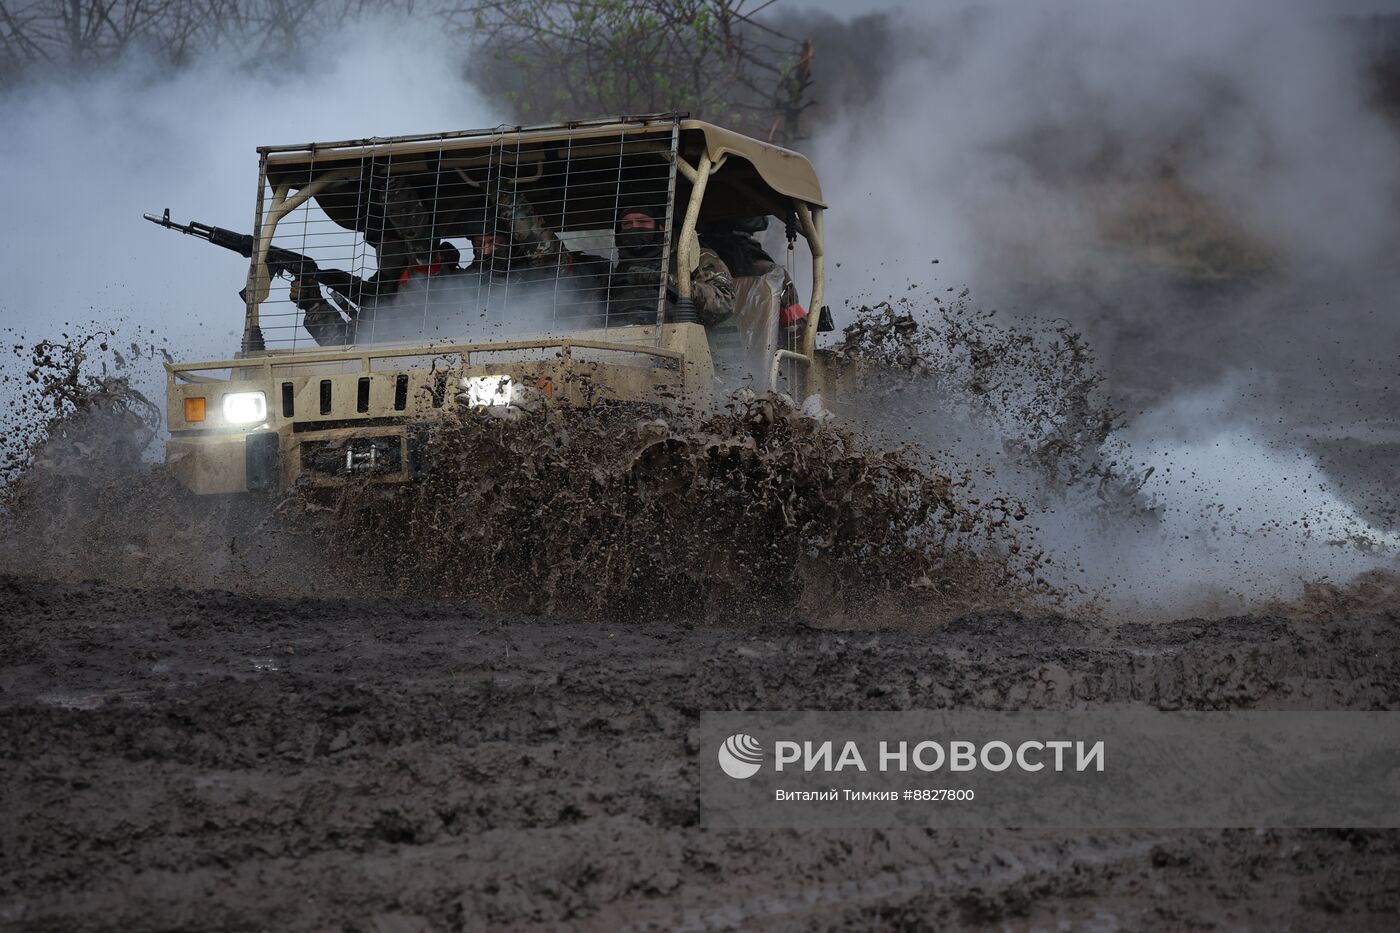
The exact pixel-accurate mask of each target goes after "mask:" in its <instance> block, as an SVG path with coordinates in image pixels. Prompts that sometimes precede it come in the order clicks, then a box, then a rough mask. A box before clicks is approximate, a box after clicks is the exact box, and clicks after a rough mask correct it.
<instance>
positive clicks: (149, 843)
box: [0, 577, 1400, 931]
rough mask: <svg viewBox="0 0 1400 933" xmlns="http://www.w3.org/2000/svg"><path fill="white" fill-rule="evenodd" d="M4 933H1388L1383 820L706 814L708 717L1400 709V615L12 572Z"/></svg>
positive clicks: (1, 810)
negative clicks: (343, 585)
mask: <svg viewBox="0 0 1400 933" xmlns="http://www.w3.org/2000/svg"><path fill="white" fill-rule="evenodd" d="M0 604H3V606H4V607H5V608H4V613H3V626H4V636H3V641H2V642H0V736H2V737H3V739H4V741H3V750H0V771H3V774H2V775H0V777H2V778H3V779H2V780H0V787H3V791H0V793H3V795H4V800H3V806H0V840H3V845H0V926H12V927H15V928H18V929H32V930H55V931H57V930H65V931H67V930H97V929H125V930H174V929H190V928H198V929H210V930H257V929H279V930H282V929H286V930H302V929H306V930H339V929H344V930H357V931H358V930H364V931H416V930H428V929H462V930H470V929H478V928H481V927H482V926H487V925H500V926H506V925H509V926H512V927H524V928H529V927H539V928H542V929H547V928H555V927H558V926H561V925H566V926H572V927H582V928H591V929H618V928H656V929H668V928H674V927H682V928H687V929H726V928H735V929H738V928H743V929H753V928H762V929H791V930H805V929H813V928H829V929H884V928H890V927H894V928H902V929H920V928H925V927H929V928H944V927H948V926H959V925H961V926H967V927H979V926H985V925H994V926H998V927H1001V926H1003V925H1007V926H1009V927H1010V928H1013V929H1021V928H1055V927H1056V925H1057V924H1058V923H1059V922H1060V921H1068V922H1069V923H1070V928H1071V929H1093V930H1103V929H1143V928H1152V929H1162V930H1168V929H1173V930H1174V929H1182V928H1188V927H1199V928H1209V927H1212V926H1214V927H1223V928H1229V929H1278V928H1293V929H1303V930H1312V929H1318V930H1321V929H1388V928H1390V927H1391V925H1392V924H1393V920H1394V917H1395V916H1396V914H1397V913H1400V880H1397V879H1400V833H1395V832H1351V831H1335V832H1329V831H1315V832H1245V831H1220V832H1183V833H1162V832H1126V831H1123V832H1092V833H1089V832H1085V833H1059V834H1051V833H1044V832H1040V833H1028V832H1024V833H1016V832H973V831H939V832H933V831H924V830H919V829H909V830H904V831H899V832H889V831H867V832H852V831H846V832H809V833H797V832H752V833H710V832H706V831H703V830H701V829H700V828H699V827H698V825H697V824H698V818H699V811H698V786H697V773H696V769H697V768H698V767H699V766H700V762H701V759H702V750H701V749H699V748H698V747H697V746H696V744H695V740H694V727H695V724H696V716H697V714H698V713H699V711H701V710H705V709H747V708H775V709H783V708H792V709H825V708H829V709H842V710H847V709H866V710H878V709H909V708H944V707H960V708H982V709H1053V708H1080V707H1087V706H1099V705H1119V704H1125V703H1141V704H1147V705H1151V706H1155V707H1159V708H1163V709H1225V708H1228V709H1293V708H1297V709H1394V708H1395V707H1396V705H1397V702H1400V650H1397V649H1400V625H1398V624H1397V623H1398V622H1400V613H1397V612H1396V611H1394V610H1377V611H1369V612H1367V613H1365V614H1356V615H1353V616H1349V617H1342V618H1326V619H1308V618H1283V617H1277V618H1275V617H1250V618H1241V619H1233V620H1225V621H1220V622H1202V621H1187V622H1178V623H1171V624H1161V625H1142V624H1122V625H1108V624H1089V623H1085V622H1078V621H1073V620H1064V619H1056V618H1029V617H1021V616H1017V615H1008V614H985V615H981V616H978V617H975V618H969V619H965V620H962V621H959V622H955V623H950V624H946V625H942V626H930V627H928V628H927V630H908V629H904V630H899V631H881V632H837V631H826V630H820V629H813V628H809V627H806V626H804V625H802V624H800V623H799V622H783V623H779V622H774V623H771V624H767V625H763V626H744V627H720V626H701V627H685V626H677V625H658V626H617V627H609V626H606V625H590V624H578V623H569V622H563V621H557V620H551V619H541V618H504V617H500V616H489V617H488V616H484V615H481V614H478V613H475V612H472V611H468V610H461V609H454V608H450V607H445V606H441V605H434V604H409V603H388V602H383V603H375V602H357V601H344V600H311V599H289V600H274V599H265V598H256V597H249V596H237V595H231V594H227V593H219V592H193V591H180V590H138V589H123V588H120V587H114V586H109V585H103V584H75V583H59V582H48V581H37V580H27V579H21V578H14V577H0Z"/></svg>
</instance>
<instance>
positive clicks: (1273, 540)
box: [813, 0, 1400, 612]
mask: <svg viewBox="0 0 1400 933" xmlns="http://www.w3.org/2000/svg"><path fill="white" fill-rule="evenodd" d="M1328 17H1329V11H1327V10H1324V9H1322V8H1320V7H1319V6H1318V5H1315V4H1304V3H1296V2H1274V3H1258V4H1246V3H1237V4H1211V3H1197V2H1186V3H1172V4H1146V3H1121V2H1102V0H1086V2H1076V3H1056V4H1036V5H1029V4H997V3H987V2H982V3H960V4H947V5H944V6H942V7H940V8H937V9H921V10H919V11H911V12H909V13H907V14H906V15H905V17H904V19H903V20H901V33H902V35H903V36H904V37H905V41H906V43H907V47H906V48H905V49H904V53H903V55H902V56H901V58H900V61H901V64H899V65H898V66H897V67H896V68H895V69H894V70H893V72H892V73H891V74H890V75H889V76H888V79H887V81H886V83H885V91H884V93H882V94H881V95H880V96H879V98H878V99H877V100H872V101H870V102H868V106H865V107H862V108H859V110H858V112H855V113H852V114H851V115H850V116H849V117H847V118H845V119H843V120H842V121H841V122H840V123H839V124H838V125H836V126H833V127H829V128H827V129H826V130H825V131H824V132H822V133H821V134H820V135H819V137H818V139H817V141H816V144H815V146H814V152H813V158H814V161H815V162H816V164H817V167H818V169H819V171H820V172H821V173H822V178H823V184H824V189H825V191H826V193H827V197H828V199H829V201H830V202H831V208H832V209H831V212H830V216H829V218H828V221H827V229H828V239H829V251H830V252H831V253H832V254H833V259H835V260H836V263H833V264H832V265H833V266H835V268H833V269H832V272H831V283H830V290H829V294H830V295H831V297H832V298H833V299H834V300H833V301H832V304H833V306H834V307H836V306H838V305H839V304H840V303H841V302H842V301H843V300H846V301H850V300H855V301H857V302H858V301H859V300H861V299H863V298H866V297H872V298H876V299H879V298H884V297H887V296H889V295H890V294H891V293H893V294H908V291H907V289H908V288H910V287H916V288H922V289H927V288H928V286H929V284H930V283H932V284H933V285H934V286H936V287H937V288H938V289H940V290H941V289H942V288H945V287H959V288H961V286H963V285H968V286H970V287H971V289H972V294H973V298H974V300H975V301H977V302H978V303H979V304H980V305H981V306H983V307H997V308H1000V309H1002V311H1003V313H1009V315H1010V316H1013V317H1015V316H1025V317H1034V318H1042V319H1068V320H1069V321H1070V322H1072V323H1073V324H1074V325H1075V326H1076V327H1079V328H1081V329H1083V330H1084V331H1085V333H1086V334H1087V335H1088V336H1089V337H1090V341H1091V343H1092V344H1093V345H1094V347H1095V349H1096V350H1097V351H1098V353H1099V356H1100V359H1101V360H1102V361H1103V362H1104V363H1105V365H1106V366H1107V368H1108V371H1109V373H1110V376H1111V379H1110V383H1109V390H1110V392H1112V393H1113V394H1115V395H1116V396H1117V397H1118V398H1119V399H1120V400H1121V401H1123V402H1125V403H1126V404H1127V405H1128V406H1130V407H1129V410H1128V415H1129V419H1130V427H1129V428H1128V429H1127V430H1125V431H1124V432H1121V433H1120V435H1118V436H1116V437H1115V438H1113V439H1112V442H1113V443H1114V444H1116V445H1118V447H1119V455H1120V456H1121V458H1122V459H1123V460H1124V461H1127V462H1132V463H1137V464H1144V465H1147V464H1150V465H1153V466H1155V467H1156V472H1155V473H1154V474H1153V476H1152V477H1151V478H1150V479H1149V480H1148V482H1147V483H1146V485H1145V486H1144V487H1143V490H1142V494H1143V496H1144V497H1145V498H1146V499H1148V500H1150V501H1152V502H1155V503H1157V504H1158V505H1159V506H1160V520H1159V521H1156V522H1154V523H1152V524H1151V525H1150V526H1143V525H1140V524H1137V523H1127V524H1125V525H1123V526H1111V525H1109V526H1106V525H1105V524H1104V523H1103V521H1102V519H1101V517H1100V516H1099V515H1098V514H1097V512H1096V511H1094V510H1092V509H1090V508H1089V506H1090V505H1092V503H1086V502H1080V503H1077V504H1076V503H1074V502H1071V501H1061V502H1059V503H1052V504H1050V505H1047V506H1046V511H1044V512H1043V513H1042V514H1040V515H1039V516H1037V517H1036V518H1035V519H1034V520H1033V521H1034V522H1035V523H1036V524H1037V525H1038V526H1039V527H1040V531H1039V539H1040V540H1041V541H1042V543H1045V544H1047V545H1048V546H1049V547H1050V550H1051V551H1052V553H1053V554H1054V555H1055V557H1056V559H1057V564H1058V567H1059V579H1060V582H1078V583H1082V584H1084V585H1086V586H1087V587H1088V588H1090V589H1091V590H1095V591H1100V592H1105V593H1106V594H1107V595H1108V597H1109V598H1110V599H1111V600H1112V601H1113V602H1115V603H1118V604H1124V605H1126V604H1129V603H1132V604H1139V603H1141V602H1144V601H1145V602H1148V603H1152V604H1156V605H1158V606H1160V607H1164V608H1167V609H1169V610H1170V611H1176V612H1181V611H1194V610H1204V609H1208V608H1216V609H1226V608H1239V607H1241V606H1242V605H1244V604H1245V603H1248V602H1256V601H1259V600H1264V599H1270V598H1275V597H1279V596H1290V595H1293V594H1295V593H1296V592H1297V591H1298V589H1299V586H1300V584H1301V583H1302V582H1303V581H1305V580H1310V579H1317V578H1321V577H1330V578H1332V579H1334V580H1343V579H1346V578H1348V577H1350V576H1352V575H1354V574H1356V573H1358V572H1361V571H1363V570H1367V569H1370V568H1372V567H1376V566H1395V560H1396V557H1397V553H1398V552H1397V541H1396V538H1395V535H1394V534H1393V533H1391V532H1389V531H1387V530H1385V529H1379V528H1373V527H1371V525H1370V524H1369V523H1368V520H1367V517H1366V516H1364V515H1363V514H1361V513H1360V511H1359V510H1358V508H1357V504H1356V503H1357V502H1358V501H1360V500H1363V499H1365V498H1367V497H1368V496H1370V497H1376V496H1387V495H1388V496H1389V498H1390V500H1391V501H1393V500H1394V497H1395V493H1394V491H1393V490H1385V489H1381V488H1377V486H1376V484H1375V483H1374V482H1372V481H1369V480H1367V479H1366V478H1365V474H1367V472H1368V470H1367V469H1365V468H1364V467H1365V465H1364V464H1363V465H1362V466H1363V468H1362V469H1360V470H1358V471H1355V472H1356V474H1357V475H1358V476H1361V477H1362V478H1361V479H1359V480H1357V481H1356V482H1354V483H1348V485H1346V486H1343V485H1342V484H1340V483H1339V481H1338V480H1337V479H1336V478H1335V477H1334V476H1332V475H1329V474H1328V473H1327V472H1324V471H1323V470H1321V469H1320V468H1319V467H1318V460H1317V457H1316V456H1315V451H1317V450H1326V449H1328V445H1329V444H1330V443H1331V442H1332V441H1333V440H1335V439H1337V438H1362V439H1363V440H1364V441H1366V442H1367V443H1376V442H1380V441H1390V440H1395V439H1400V426H1398V425H1397V424H1396V423H1395V419H1394V412H1395V391H1396V390H1397V389H1400V375H1397V368H1396V364H1397V360H1400V320H1397V319H1396V318H1395V315H1394V314H1393V312H1392V311H1388V310H1387V309H1393V295H1394V294H1395V292H1396V289H1397V288H1400V266H1397V265H1396V264H1395V262H1394V261H1393V257H1394V256H1395V255H1396V252H1397V249H1400V211H1397V205H1400V137H1397V133H1396V129H1395V126H1394V124H1393V123H1392V122H1390V121H1389V120H1388V118H1387V117H1386V116H1384V115H1383V114H1381V113H1379V112H1378V111H1377V110H1376V109H1374V106H1373V97H1374V91H1373V88H1372V87H1371V85H1370V84H1369V83H1368V81H1369V80H1370V76H1369V75H1368V74H1367V72H1366V70H1365V67H1366V63H1365V59H1364V56H1363V55H1362V54H1361V50H1360V47H1359V46H1360V43H1359V40H1360V39H1361V38H1363V35H1362V33H1361V31H1360V29H1359V28H1358V26H1357V24H1356V23H1350V24H1348V23H1344V22H1340V21H1338V20H1335V19H1330V18H1328ZM1154 198H1155V200H1154ZM1163 201H1165V202H1166V207H1165V208H1163V207H1162V203H1163ZM1154 212H1155V213H1154ZM1144 228H1152V233H1153V236H1152V237H1148V238H1142V239H1136V238H1135V235H1136V234H1137V233H1139V232H1141V230H1142V229H1144ZM1222 256H1223V257H1224V258H1223V259H1222ZM933 260H939V263H938V264H937V265H934V264H933ZM837 263H839V265H837ZM1221 275H1225V276H1233V279H1232V280H1231V281H1229V282H1223V281H1222V279H1221V278H1220V277H1219V276H1221ZM845 313H848V312H845ZM842 316H843V310H842V309H840V308H839V307H838V310H837V319H838V324H839V323H842ZM950 433H954V432H950V431H949V430H948V429H947V428H946V427H945V428H943V429H941V430H939V431H938V432H937V434H938V435H939V436H947V435H948V434H950ZM968 433H975V432H973V431H969V432H968ZM993 446H994V447H995V446H996V445H993ZM1377 449H1379V448H1377ZM961 453H964V454H968V453H970V454H971V455H972V456H974V457H975V456H978V455H979V454H980V455H981V456H982V457H984V458H991V459H997V458H999V457H1000V451H999V449H994V450H979V451H976V452H971V451H962V452H961ZM1363 455H1364V453H1363ZM980 462H986V460H985V459H984V460H982V461H980ZM999 472H1000V474H1001V476H1000V478H999V479H996V480H991V482H994V483H995V482H1002V483H1003V484H1006V485H1008V486H1009V487H1011V488H1012V489H1013V491H1021V492H1024V493H1026V494H1027V495H1028V496H1031V497H1035V496H1038V495H1040V494H1041V493H1042V492H1043V490H1039V489H1035V488H1031V487H1033V486H1034V483H1033V482H1031V481H1030V480H1026V482H1027V483H1029V486H1028V488H1026V489H1024V490H1016V489H1015V487H1016V485H1017V484H1018V482H1021V479H1018V477H1017V476H1016V474H1015V470H1014V469H1012V468H1011V467H1010V465H1006V464H1003V468H1002V469H1001V470H1000V471H999ZM1369 472H1370V473H1371V474H1372V475H1377V474H1376V471H1375V470H1370V471H1369Z"/></svg>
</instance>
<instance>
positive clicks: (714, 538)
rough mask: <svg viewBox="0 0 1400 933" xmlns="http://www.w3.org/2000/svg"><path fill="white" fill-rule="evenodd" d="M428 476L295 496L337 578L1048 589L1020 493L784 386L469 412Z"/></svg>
mask: <svg viewBox="0 0 1400 933" xmlns="http://www.w3.org/2000/svg"><path fill="white" fill-rule="evenodd" d="M435 430H436V433H435V436H434V438H433V443H432V445H431V446H430V469H429V471H428V476H427V478H426V479H424V480H422V481H421V482H419V483H415V484H410V485H401V486H372V485H362V486H351V487H346V488H344V489H342V490H340V491H339V492H338V493H336V494H335V495H334V497H333V498H332V499H331V500H330V501H328V502H327V501H324V500H322V499H321V497H320V496H318V495H317V494H316V493H315V491H309V493H308V494H307V495H305V496H302V497H301V498H300V502H301V505H302V508H301V518H302V520H303V521H310V522H312V523H314V524H315V525H317V526H318V528H319V532H318V535H317V536H318V537H320V538H322V539H323V540H326V541H328V542H329V545H328V553H327V556H328V558H329V559H330V563H331V565H332V566H334V567H336V568H337V570H338V572H340V573H342V574H343V575H344V576H345V578H346V580H347V582H349V581H350V580H358V581H360V582H361V585H364V583H365V582H369V584H370V586H371V588H372V589H373V590H375V591H378V592H392V593H399V594H404V595H423V594H425V593H426V594H431V595H434V596H439V597H451V598H465V599H470V600H472V601H474V602H477V603H480V604H485V605H490V606H493V607H497V608H512V607H514V608H526V609H529V610H531V611H540V612H550V613H561V612H562V613H566V614H570V615H574V616H580V615H581V616H593V617H605V616H606V617H610V618H616V617H618V616H622V617H636V618H643V617H644V618H658V617H662V618H664V617H672V618H674V617H684V618H702V619H710V620H716V619H752V618H764V617H771V616H773V615H775V614H787V613H791V612H799V613H801V614H802V615H803V616H805V617H808V618H818V617H819V618H820V619H821V620H823V621H832V622H840V623H842V624H846V625H870V624H879V622H880V621H881V620H882V619H883V618H884V617H885V615H886V614H888V613H899V614H901V615H907V614H909V613H917V614H918V615H920V616H924V617H930V616H932V617H945V616H947V615H948V614H950V613H956V612H962V611H966V610H968V609H970V608H973V607H977V606H985V605H990V604H995V605H1003V606H1006V605H1025V604H1027V603H1028V602H1029V601H1030V600H1031V599H1032V598H1033V597H1046V596H1051V595H1053V594H1051V592H1050V589H1049V588H1048V587H1047V586H1045V585H1044V584H1043V581H1042V582H1040V583H1038V582H1037V581H1036V576H1035V566H1036V559H1037V558H1036V556H1035V555H1034V554H1032V553H1031V552H1030V551H1028V550H1025V549H1023V548H1022V547H1021V546H1020V544H1019V543H1018V542H1017V540H1016V532H1015V528H1016V524H1017V523H1018V522H1019V521H1020V520H1023V519H1024V517H1025V513H1024V511H1023V510H1021V509H1020V508H1019V507H1018V506H1017V505H1015V504H1014V503H1008V502H992V503H978V504H977V505H976V506H972V505H969V504H967V503H964V502H962V501H961V499H960V497H959V490H958V489H957V486H956V484H955V483H954V481H953V480H951V479H950V478H948V477H947V476H946V475H944V474H941V473H939V472H938V471H937V470H936V469H934V468H933V466H932V464H931V463H930V462H929V460H928V458H927V457H925V456H923V455H922V453H921V452H920V451H918V450H917V449H914V448H902V449H875V448H872V447H870V446H868V445H866V444H864V443H862V442H861V441H860V440H859V439H858V438H857V437H856V436H855V435H854V434H853V433H852V432H850V431H848V430H845V429H842V428H839V427H836V426H834V425H832V424H829V423H824V422H822V421H819V420H816V419H813V418H810V417H805V416H803V415H802V413H801V412H799V411H797V410H796V409H794V408H793V407H792V406H791V405H789V404H787V403H785V402H784V401H783V400H781V399H775V398H753V397H750V398H747V399H740V400H736V401H734V402H733V403H732V404H731V405H730V406H729V407H728V408H727V409H726V410H725V411H722V412H720V413H718V414H714V415H710V416H708V417H703V418H699V419H696V420H688V419H660V418H639V417H637V416H636V415H635V414H628V413H626V412H600V411H590V412H581V411H570V410H566V409H562V408H556V409H548V410H541V411H537V412H532V413H529V414H526V415H525V416H524V417H522V418H520V419H518V420H514V421H509V422H506V421H501V420H497V419H494V418H491V417H490V416H488V415H478V414H474V413H472V412H470V411H467V412H463V413H462V414H461V416H460V418H458V419H457V420H454V421H451V422H448V423H446V424H444V425H442V426H441V427H440V428H438V429H435Z"/></svg>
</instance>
